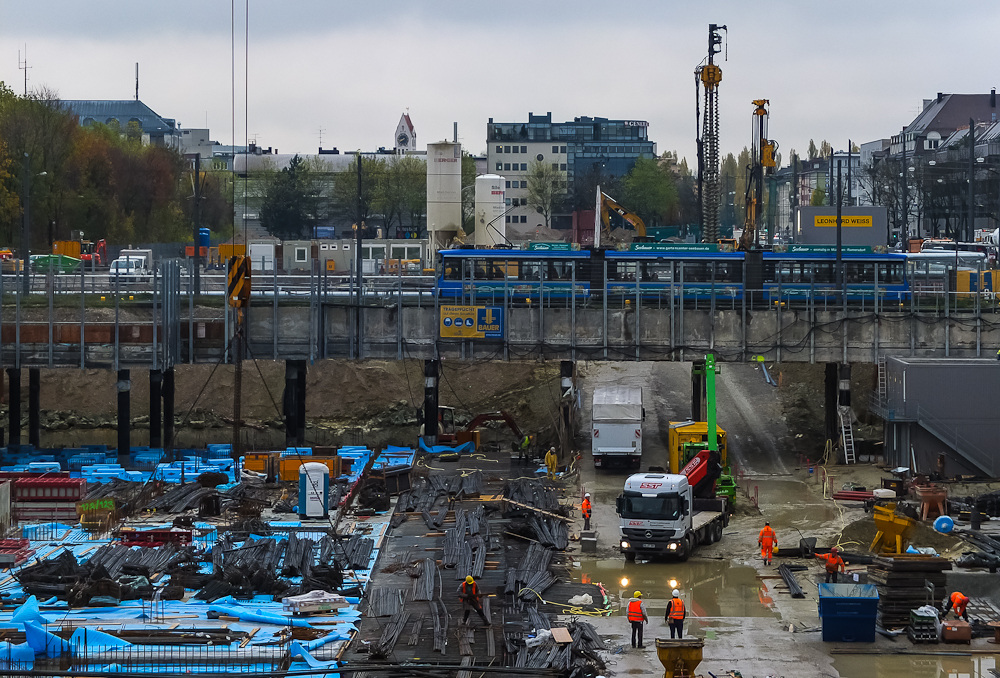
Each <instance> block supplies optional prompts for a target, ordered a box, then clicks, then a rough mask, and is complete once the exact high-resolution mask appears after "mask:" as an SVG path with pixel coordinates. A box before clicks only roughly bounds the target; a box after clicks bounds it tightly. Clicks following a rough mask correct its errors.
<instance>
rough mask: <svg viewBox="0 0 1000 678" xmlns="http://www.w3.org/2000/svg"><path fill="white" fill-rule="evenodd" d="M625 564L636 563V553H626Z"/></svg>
mask: <svg viewBox="0 0 1000 678" xmlns="http://www.w3.org/2000/svg"><path fill="white" fill-rule="evenodd" d="M625 562H626V563H634V562H635V551H626V552H625Z"/></svg>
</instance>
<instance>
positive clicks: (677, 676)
mask: <svg viewBox="0 0 1000 678" xmlns="http://www.w3.org/2000/svg"><path fill="white" fill-rule="evenodd" d="M703 647H705V641H704V640H703V639H701V638H691V639H689V640H665V639H663V638H657V639H656V656H657V657H658V658H659V660H660V663H661V664H663V668H664V669H665V670H664V672H663V678H692V677H693V676H694V670H695V669H696V668H697V667H698V664H700V663H701V651H702V648H703Z"/></svg>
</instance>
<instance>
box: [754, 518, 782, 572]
mask: <svg viewBox="0 0 1000 678" xmlns="http://www.w3.org/2000/svg"><path fill="white" fill-rule="evenodd" d="M757 544H758V545H759V546H760V557H761V558H762V559H763V560H764V564H765V565H770V564H771V556H772V555H773V554H774V548H775V547H776V546H777V545H778V535H776V534H775V533H774V529H773V528H772V527H771V523H764V529H762V530H761V531H760V535H759V536H758V537H757Z"/></svg>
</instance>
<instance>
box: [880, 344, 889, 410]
mask: <svg viewBox="0 0 1000 678" xmlns="http://www.w3.org/2000/svg"><path fill="white" fill-rule="evenodd" d="M888 395H889V384H888V378H887V376H886V374H885V356H884V355H880V356H879V357H878V399H879V401H880V402H883V403H884V402H885V399H886V396H888Z"/></svg>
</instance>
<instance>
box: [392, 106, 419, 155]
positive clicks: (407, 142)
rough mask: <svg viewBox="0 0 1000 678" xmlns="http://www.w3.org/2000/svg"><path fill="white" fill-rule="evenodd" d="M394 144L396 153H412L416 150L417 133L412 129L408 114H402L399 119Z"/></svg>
mask: <svg viewBox="0 0 1000 678" xmlns="http://www.w3.org/2000/svg"><path fill="white" fill-rule="evenodd" d="M395 144H396V145H395V148H396V152H397V153H413V152H415V151H416V150H417V132H416V130H414V129H413V122H411V121H410V114H409V113H403V115H402V116H401V117H400V118H399V124H398V125H396V141H395Z"/></svg>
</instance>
